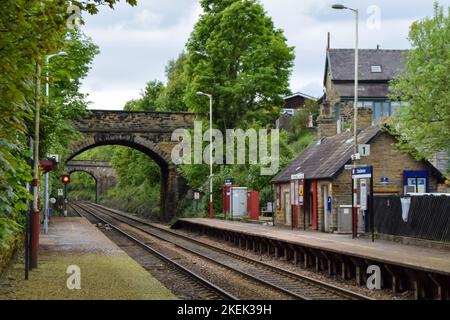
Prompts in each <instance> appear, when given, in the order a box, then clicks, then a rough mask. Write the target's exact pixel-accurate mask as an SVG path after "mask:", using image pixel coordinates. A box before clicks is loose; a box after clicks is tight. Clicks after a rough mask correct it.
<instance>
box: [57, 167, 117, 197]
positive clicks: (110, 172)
mask: <svg viewBox="0 0 450 320" xmlns="http://www.w3.org/2000/svg"><path fill="white" fill-rule="evenodd" d="M66 168H67V171H68V173H69V174H72V173H74V172H86V173H88V174H90V175H91V176H92V177H93V178H94V180H95V189H96V193H95V202H97V201H98V199H99V196H100V195H102V194H104V193H105V192H106V191H107V190H108V189H109V188H112V187H114V186H115V185H116V180H117V178H116V177H117V176H116V172H115V171H114V169H113V167H112V166H111V163H110V162H109V161H96V160H70V161H68V162H67V163H66Z"/></svg>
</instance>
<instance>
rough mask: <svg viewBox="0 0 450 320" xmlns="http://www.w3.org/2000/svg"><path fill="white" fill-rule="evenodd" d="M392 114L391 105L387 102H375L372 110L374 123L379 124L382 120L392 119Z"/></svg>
mask: <svg viewBox="0 0 450 320" xmlns="http://www.w3.org/2000/svg"><path fill="white" fill-rule="evenodd" d="M391 115H392V113H391V104H390V102H388V101H385V102H374V104H373V108H372V123H373V124H377V123H378V122H380V121H381V120H382V119H384V118H386V117H390V116H391Z"/></svg>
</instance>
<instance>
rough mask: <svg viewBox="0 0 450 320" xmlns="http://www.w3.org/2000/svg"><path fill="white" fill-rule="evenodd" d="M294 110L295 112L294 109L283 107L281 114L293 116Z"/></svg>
mask: <svg viewBox="0 0 450 320" xmlns="http://www.w3.org/2000/svg"><path fill="white" fill-rule="evenodd" d="M294 112H295V111H294V109H284V110H283V114H288V115H290V116H293V115H294Z"/></svg>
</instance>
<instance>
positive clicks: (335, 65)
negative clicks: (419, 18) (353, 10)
mask: <svg viewBox="0 0 450 320" xmlns="http://www.w3.org/2000/svg"><path fill="white" fill-rule="evenodd" d="M407 52H408V51H407V50H382V49H373V50H372V49H361V50H359V65H358V68H359V72H358V77H359V80H358V88H359V89H358V101H359V102H358V116H359V117H360V118H361V119H360V120H361V121H359V123H360V125H361V127H360V129H361V128H363V127H366V126H368V125H374V124H377V123H379V122H380V121H382V120H383V119H384V118H386V117H389V116H391V115H392V114H394V112H395V110H396V109H397V107H398V106H399V102H396V101H390V100H389V97H388V95H389V82H390V81H391V80H393V79H395V78H396V77H397V76H398V75H399V74H400V72H402V70H403V69H404V63H405V58H406V54H407ZM354 54H355V52H354V50H353V49H327V52H326V60H325V73H324V82H323V85H324V88H325V90H324V91H325V93H324V96H323V97H322V99H321V100H322V106H321V109H320V116H319V131H320V134H321V136H333V135H335V134H337V133H340V132H343V131H345V130H346V129H348V128H350V126H351V119H352V118H353V101H354V96H355V95H354V83H355V82H354V81H355V77H354V68H355V62H354V61H355V60H354V59H355V58H354V57H355V55H354Z"/></svg>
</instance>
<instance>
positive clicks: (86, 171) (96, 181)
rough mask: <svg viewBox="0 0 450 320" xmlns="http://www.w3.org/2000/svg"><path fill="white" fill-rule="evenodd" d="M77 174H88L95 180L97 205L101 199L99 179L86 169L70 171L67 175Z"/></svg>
mask: <svg viewBox="0 0 450 320" xmlns="http://www.w3.org/2000/svg"><path fill="white" fill-rule="evenodd" d="M76 172H82V173H87V174H88V175H90V176H91V177H92V178H93V179H94V181H95V203H97V202H98V198H99V190H98V179H97V178H96V177H95V175H94V174H93V173H92V172H91V171H89V170H86V169H69V170H68V172H67V173H68V174H69V175H72V174H73V173H76Z"/></svg>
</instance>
